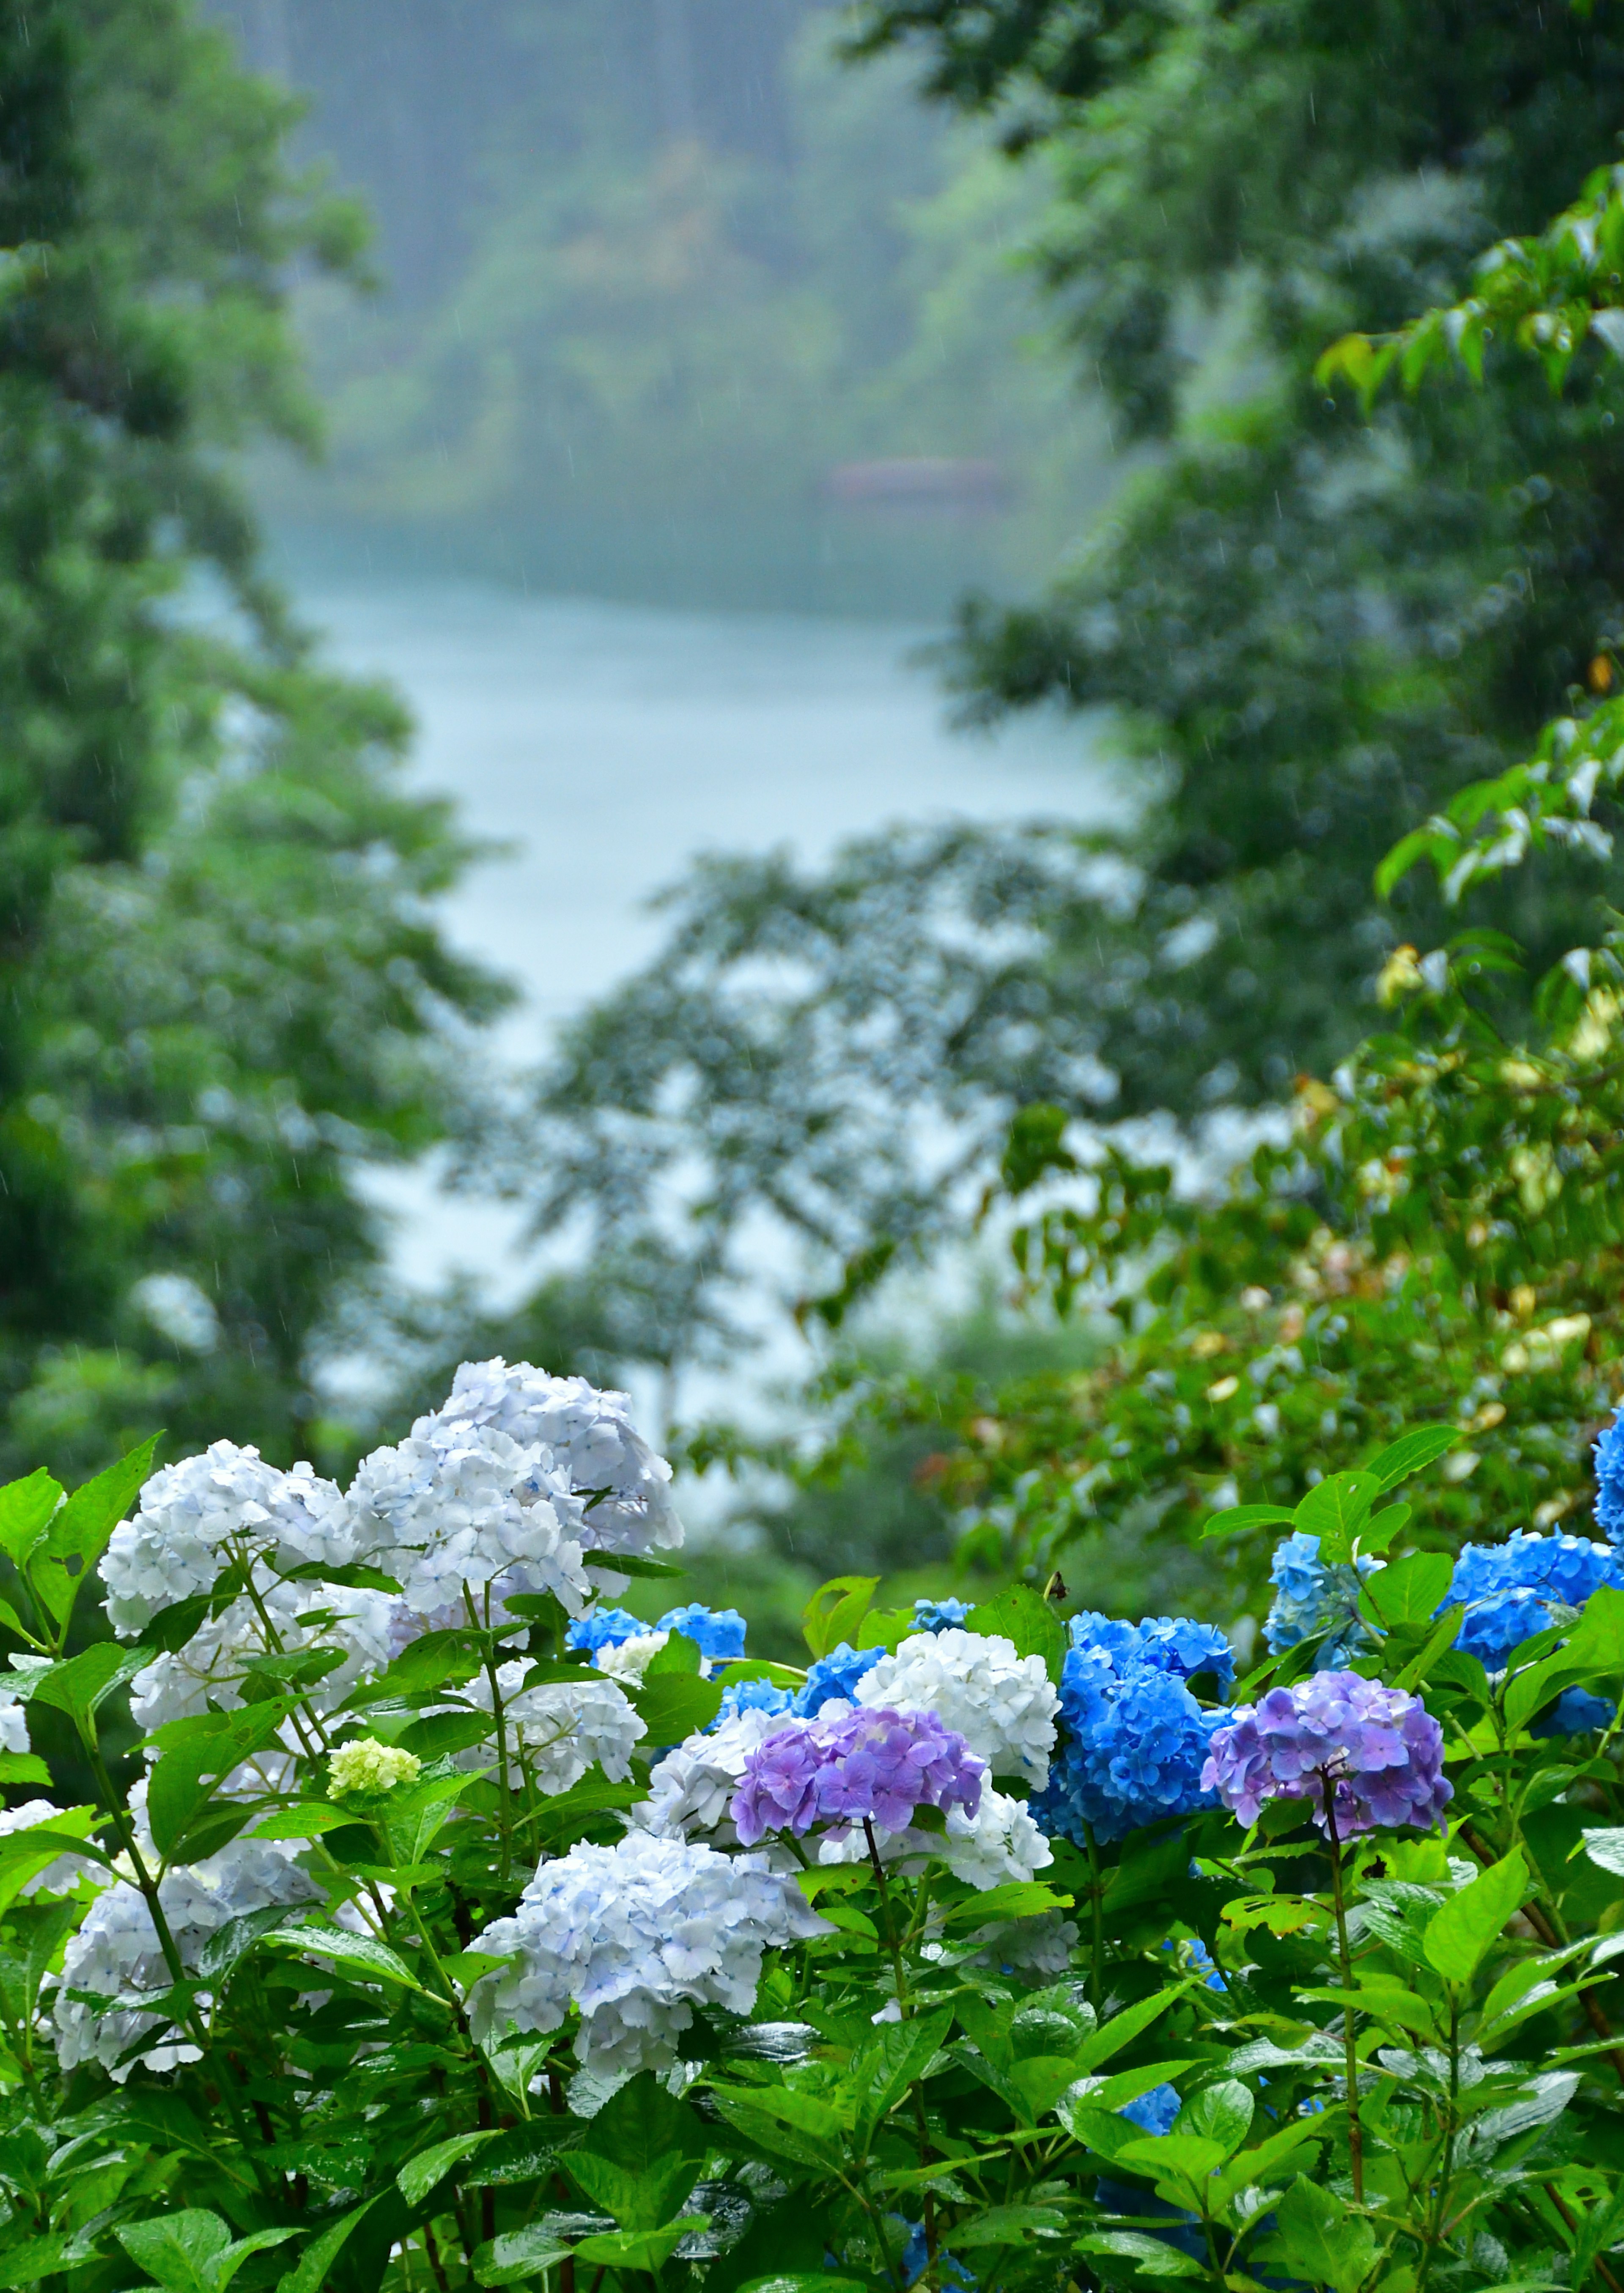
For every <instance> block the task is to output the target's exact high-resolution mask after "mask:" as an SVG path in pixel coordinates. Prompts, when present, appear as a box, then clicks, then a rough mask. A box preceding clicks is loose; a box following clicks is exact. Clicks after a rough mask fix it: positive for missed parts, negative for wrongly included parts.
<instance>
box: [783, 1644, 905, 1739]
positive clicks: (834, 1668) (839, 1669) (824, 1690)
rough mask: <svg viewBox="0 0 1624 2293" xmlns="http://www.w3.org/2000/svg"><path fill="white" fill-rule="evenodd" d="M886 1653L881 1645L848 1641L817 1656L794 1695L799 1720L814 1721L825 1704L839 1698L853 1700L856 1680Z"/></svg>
mask: <svg viewBox="0 0 1624 2293" xmlns="http://www.w3.org/2000/svg"><path fill="white" fill-rule="evenodd" d="M884 1654H885V1650H884V1649H882V1648H872V1649H854V1648H853V1647H852V1645H851V1643H850V1641H841V1642H840V1646H839V1648H832V1649H830V1651H829V1653H828V1655H827V1656H820V1657H819V1658H818V1660H817V1662H816V1664H815V1665H813V1667H812V1669H811V1671H810V1672H809V1673H808V1674H807V1684H806V1686H805V1687H804V1688H803V1689H801V1691H800V1695H799V1696H797V1697H796V1698H795V1716H796V1718H797V1719H798V1720H816V1717H817V1715H818V1714H819V1713H820V1712H821V1711H822V1710H823V1708H824V1705H825V1704H828V1703H831V1702H832V1701H833V1699H834V1698H835V1697H839V1698H840V1701H841V1702H842V1703H843V1704H850V1703H851V1702H853V1701H854V1699H855V1698H856V1696H857V1682H858V1681H860V1680H861V1679H862V1677H863V1675H864V1673H865V1672H872V1671H873V1667H874V1666H875V1665H877V1664H878V1663H879V1661H880V1659H881V1657H882V1656H883V1655H884Z"/></svg>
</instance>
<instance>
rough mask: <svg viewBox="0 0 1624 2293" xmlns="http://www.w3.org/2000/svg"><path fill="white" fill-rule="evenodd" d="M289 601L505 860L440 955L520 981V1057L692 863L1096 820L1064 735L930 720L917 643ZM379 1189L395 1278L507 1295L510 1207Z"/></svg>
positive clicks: (423, 588) (479, 605)
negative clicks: (396, 701) (927, 823)
mask: <svg viewBox="0 0 1624 2293" xmlns="http://www.w3.org/2000/svg"><path fill="white" fill-rule="evenodd" d="M295 586H296V589H297V593H298V602H299V604H300V607H301V609H302V611H303V612H304V614H305V618H306V619H307V620H309V621H310V622H312V623H313V624H314V625H315V626H316V627H318V628H321V629H323V630H324V631H325V632H326V633H327V638H328V644H329V652H330V653H331V655H332V657H333V658H334V659H335V660H337V661H338V662H339V663H341V664H342V665H343V666H344V667H345V668H350V669H353V670H357V671H361V672H366V673H370V674H375V675H382V676H384V677H387V678H388V679H389V680H390V681H391V682H392V683H393V684H394V685H395V686H396V687H397V688H398V689H399V690H400V692H401V693H402V694H403V695H404V696H405V698H406V700H407V701H408V702H409V703H410V707H411V709H412V711H413V713H414V715H415V717H416V718H417V722H418V741H417V744H416V749H415V752H414V758H413V763H412V766H411V774H412V777H413V779H414V781H415V782H417V783H418V785H419V786H421V787H423V788H426V789H432V790H436V791H443V792H445V793H447V794H449V795H451V796H453V797H454V798H456V799H457V802H458V806H459V812H460V816H461V818H462V820H463V822H464V823H465V824H466V826H467V828H468V829H469V830H471V831H473V832H474V833H475V834H476V835H478V836H481V837H490V838H496V839H504V840H506V841H508V842H509V843H510V844H511V845H512V846H513V847H514V848H513V850H512V851H511V852H510V854H509V855H507V856H504V857H502V858H500V859H496V860H490V861H486V862H484V863H482V864H481V865H480V866H479V867H478V868H477V869H476V870H475V871H473V872H472V873H471V874H470V876H469V877H468V879H467V881H466V882H465V884H464V885H463V886H462V887H461V888H460V889H459V891H458V892H457V893H455V894H454V895H452V896H451V900H450V901H449V903H447V905H448V917H449V921H450V925H451V931H452V933H453V935H454V936H455V937H456V938H457V940H458V941H459V943H460V944H462V945H463V946H464V947H466V948H467V949H469V950H471V951H473V952H476V953H478V954H479V955H481V956H483V958H485V959H486V960H487V961H489V962H491V964H493V965H495V966H496V967H497V968H499V969H500V970H502V971H504V972H507V973H508V974H510V975H512V976H515V977H516V979H517V980H518V981H519V983H520V984H521V985H522V987H523V989H524V999H525V1000H524V1004H523V1005H522V1006H521V1008H520V1009H519V1010H518V1012H517V1013H516V1015H515V1016H514V1017H512V1018H510V1019H509V1020H508V1022H507V1023H506V1024H505V1025H504V1027H503V1029H502V1031H501V1035H500V1038H499V1048H500V1049H501V1051H502V1052H503V1054H504V1055H505V1056H506V1057H509V1058H511V1059H512V1060H513V1061H514V1062H515V1063H516V1064H517V1063H521V1062H529V1061H531V1060H532V1059H533V1058H534V1057H536V1056H537V1054H538V1053H539V1051H540V1049H541V1048H542V1046H543V1043H544V1041H545V1038H546V1033H547V1031H548V1027H549V1026H550V1025H552V1024H554V1023H556V1021H557V1020H559V1019H561V1018H563V1017H567V1016H568V1015H569V1014H570V1013H571V1012H572V1011H574V1010H576V1009H579V1008H580V1006H581V1004H582V1003H583V1002H585V1001H587V1000H588V999H589V998H590V997H592V996H595V995H597V994H599V993H602V991H603V990H604V989H605V988H606V987H608V986H610V985H611V984H613V982H614V981H615V980H616V979H618V978H620V977H621V976H622V975H623V974H625V973H626V972H628V971H629V970H631V969H633V968H636V967H637V965H639V964H641V963H643V962H645V961H646V960H648V958H649V957H650V956H651V955H652V954H653V953H654V951H655V949H656V948H657V947H658V945H659V944H660V940H661V936H662V922H661V920H660V919H659V918H658V917H657V916H651V915H650V914H648V913H647V912H646V906H645V903H646V901H647V898H648V896H649V895H650V894H651V893H653V892H654V891H655V890H657V889H658V888H659V887H661V886H662V885H664V884H667V883H669V882H670V880H671V879H672V878H673V877H674V876H676V875H678V874H679V873H680V871H681V870H682V868H683V866H684V863H686V861H687V860H688V859H689V858H690V857H691V856H692V855H694V853H696V852H699V851H702V850H715V849H733V850H749V851H760V850H763V849H766V848H768V847H772V846H774V845H777V844H788V845H790V846H792V847H793V848H794V850H795V851H796V852H797V853H798V854H799V855H800V856H801V857H803V858H806V857H816V856H819V855H824V854H825V853H827V852H828V851H829V849H830V848H831V847H832V846H833V845H834V844H836V843H837V842H839V841H840V839H842V838H844V837H848V836H851V835H856V834H860V833H862V832H863V831H866V830H871V829H874V828H877V827H880V826H881V825H882V824H883V823H884V822H888V821H891V820H897V819H901V818H908V819H925V818H935V819H940V818H942V817H944V816H946V815H957V816H961V817H966V816H967V817H972V818H978V819H994V818H1013V817H1029V816H1032V815H1035V814H1044V815H1049V816H1053V815H1056V814H1065V815H1070V816H1073V817H1076V818H1079V819H1091V820H1098V819H1100V818H1101V817H1103V816H1104V814H1105V813H1106V812H1107V810H1108V808H1109V799H1108V791H1107V789H1106V786H1105V783H1104V781H1103V778H1102V776H1101V774H1100V772H1099V771H1098V770H1097V769H1094V768H1091V766H1089V764H1088V762H1087V750H1086V734H1085V733H1084V731H1083V730H1082V729H1081V728H1080V727H1079V726H1078V725H1076V723H1073V724H1070V725H1060V724H1056V723H1053V722H1052V721H1050V720H1041V721H1040V720H1032V721H1024V722H1021V723H1019V724H1017V725H1011V726H1010V727H1009V728H1007V729H1006V730H1004V731H1003V732H1001V733H999V734H998V735H997V736H995V738H991V739H989V738H987V737H986V736H980V735H975V736H971V735H967V734H965V733H957V732H954V731H953V730H951V729H950V728H949V726H948V724H947V722H946V712H945V709H944V705H943V701H942V697H941V694H940V692H939V689H938V686H937V685H936V683H935V681H934V679H933V677H932V676H931V674H930V672H929V671H928V670H926V669H922V668H919V667H917V666H914V665H912V664H911V662H910V655H911V654H913V653H914V652H916V651H917V649H918V647H919V646H920V644H922V643H923V642H924V641H925V640H926V639H927V638H928V636H929V635H930V632H929V631H926V630H922V629H916V630H909V629H907V628H898V627H897V625H896V624H894V623H891V624H872V625H871V624H864V623H860V622H853V621H840V620H822V619H815V618H812V617H809V616H808V617H806V618H799V617H792V616H787V615H772V614H760V615H749V614H722V613H682V612H664V611H659V610H654V609H649V608H646V607H637V606H626V605H614V604H597V603H592V602H589V601H582V600H574V599H549V598H535V597H525V596H523V595H521V594H519V593H517V592H515V591H510V590H505V589H502V588H499V587H494V586H491V587H485V586H482V585H478V584H475V583H471V582H467V581H460V580H452V579H445V580H434V579H417V580H413V581H410V582H398V583H392V584H384V583H376V584H367V585H363V584H360V583H345V584H343V585H329V584H321V585H320V586H317V585H312V584H305V583H301V582H297V581H296V585H295ZM377 1185H378V1193H379V1195H380V1198H381V1199H383V1200H385V1201H387V1202H388V1203H391V1204H392V1205H393V1206H394V1207H395V1208H396V1209H397V1210H398V1211H399V1212H400V1214H401V1216H400V1221H399V1227H398V1232H397V1241H396V1249H397V1255H398V1262H399V1264H400V1266H401V1268H402V1272H403V1273H404V1274H405V1275H406V1276H408V1277H409V1278H410V1279H411V1280H413V1281H417V1282H430V1281H434V1280H435V1279H437V1278H438V1277H439V1276H442V1275H443V1274H444V1273H445V1272H446V1271H447V1270H448V1269H449V1268H451V1267H453V1266H459V1267H462V1268H467V1269H468V1270H470V1271H475V1272H478V1273H480V1274H482V1275H483V1276H485V1277H486V1278H487V1280H488V1281H489V1283H490V1284H491V1287H492V1289H493V1291H494V1292H497V1293H498V1294H504V1295H511V1294H512V1293H513V1292H514V1291H515V1289H516V1287H517V1286H518V1285H519V1283H520V1279H521V1274H520V1264H521V1261H520V1260H518V1259H517V1258H516V1251H515V1240H516V1223H517V1222H516V1219H515V1218H514V1217H513V1216H512V1215H511V1214H510V1213H508V1212H507V1211H503V1210H501V1209H499V1208H497V1207H494V1206H491V1205H487V1204H477V1203H467V1202H451V1201H447V1200H446V1199H445V1198H443V1197H442V1196H440V1195H436V1193H435V1192H434V1188H433V1186H432V1183H431V1182H430V1181H429V1179H427V1178H426V1176H423V1175H418V1174H410V1175H408V1174H400V1173H392V1174H389V1175H388V1176H387V1178H386V1179H379V1180H378V1181H377Z"/></svg>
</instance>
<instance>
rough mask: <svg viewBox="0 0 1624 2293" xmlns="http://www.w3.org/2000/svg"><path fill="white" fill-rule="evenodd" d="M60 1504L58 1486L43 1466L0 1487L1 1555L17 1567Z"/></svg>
mask: <svg viewBox="0 0 1624 2293" xmlns="http://www.w3.org/2000/svg"><path fill="white" fill-rule="evenodd" d="M61 1501H62V1491H61V1487H60V1485H59V1484H58V1483H57V1482H55V1481H53V1479H52V1478H51V1476H50V1474H49V1473H48V1472H46V1471H45V1467H44V1466H43V1465H42V1466H41V1467H40V1469H39V1471H37V1472H36V1473H30V1474H29V1475H28V1479H26V1480H23V1481H8V1482H7V1483H6V1484H5V1486H4V1488H0V1552H4V1554H5V1556H6V1559H7V1560H10V1561H12V1563H13V1564H14V1565H15V1566H16V1567H17V1568H21V1566H22V1564H23V1562H24V1561H25V1560H27V1558H28V1554H29V1552H31V1551H32V1550H33V1548H34V1546H35V1544H37V1541H38V1539H39V1538H40V1537H41V1536H42V1535H44V1534H45V1524H46V1523H47V1521H49V1519H51V1516H52V1514H53V1512H54V1511H56V1509H57V1507H58V1505H60V1504H61Z"/></svg>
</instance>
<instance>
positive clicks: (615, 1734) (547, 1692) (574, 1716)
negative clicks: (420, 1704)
mask: <svg viewBox="0 0 1624 2293" xmlns="http://www.w3.org/2000/svg"><path fill="white" fill-rule="evenodd" d="M530 1670H531V1664H530V1659H529V1658H528V1657H518V1658H516V1659H515V1660H514V1661H513V1662H511V1663H508V1664H503V1665H498V1666H497V1672H496V1679H497V1685H498V1686H499V1688H500V1689H501V1691H502V1713H503V1717H504V1721H505V1723H506V1726H507V1730H508V1742H509V1743H510V1744H515V1743H516V1744H519V1745H522V1746H524V1753H525V1756H526V1759H527V1760H528V1762H529V1765H530V1769H531V1772H532V1775H533V1776H534V1777H535V1779H536V1782H537V1785H538V1786H539V1787H540V1789H541V1790H542V1791H543V1792H545V1793H546V1794H547V1795H548V1796H549V1797H551V1796H552V1795H554V1794H556V1793H557V1792H566V1791H572V1790H573V1789H574V1787H575V1786H576V1785H577V1784H578V1783H579V1782H580V1781H581V1778H582V1777H583V1776H584V1775H585V1774H586V1772H587V1770H588V1769H589V1768H593V1767H600V1768H602V1770H603V1771H604V1773H605V1776H607V1778H609V1781H610V1782H611V1783H612V1784H621V1783H624V1782H625V1780H626V1778H627V1777H628V1776H629V1774H630V1772H631V1755H632V1752H633V1750H634V1748H635V1747H636V1746H637V1744H638V1743H639V1742H640V1741H641V1740H642V1738H644V1737H645V1736H646V1734H647V1733H648V1730H647V1728H646V1725H645V1723H644V1722H643V1720H642V1719H641V1717H640V1716H639V1714H637V1712H636V1711H635V1710H634V1709H633V1707H632V1706H631V1705H630V1704H629V1702H628V1701H627V1699H626V1697H624V1696H622V1695H621V1691H620V1689H618V1688H617V1687H616V1686H615V1685H614V1682H613V1681H609V1680H601V1681H600V1680H555V1681H540V1682H539V1683H538V1684H537V1685H536V1686H535V1687H534V1688H526V1687H525V1686H524V1677H525V1674H526V1673H528V1672H529V1671H530ZM458 1693H459V1696H460V1697H462V1699H463V1701H464V1702H465V1703H466V1704H470V1705H472V1706H474V1707H475V1710H477V1711H480V1712H493V1711H494V1709H495V1706H494V1704H493V1701H492V1698H491V1678H490V1674H489V1673H483V1672H481V1673H475V1676H474V1678H473V1679H472V1680H470V1681H467V1683H466V1684H465V1685H464V1686H463V1687H462V1688H461V1689H459V1691H458ZM491 1729H492V1741H494V1736H495V1722H494V1721H492V1723H491ZM459 1760H460V1762H462V1763H463V1764H464V1765H467V1766H469V1767H477V1766H479V1765H480V1764H481V1762H482V1754H481V1753H480V1752H479V1751H478V1750H477V1749H476V1748H471V1749H470V1750H468V1751H467V1752H466V1753H463V1754H459ZM522 1781H523V1770H522V1769H521V1767H520V1765H519V1763H518V1762H517V1760H516V1759H510V1760H509V1762H508V1782H509V1785H510V1786H511V1787H512V1788H513V1789H514V1790H517V1789H518V1787H519V1786H520V1784H521V1782H522Z"/></svg>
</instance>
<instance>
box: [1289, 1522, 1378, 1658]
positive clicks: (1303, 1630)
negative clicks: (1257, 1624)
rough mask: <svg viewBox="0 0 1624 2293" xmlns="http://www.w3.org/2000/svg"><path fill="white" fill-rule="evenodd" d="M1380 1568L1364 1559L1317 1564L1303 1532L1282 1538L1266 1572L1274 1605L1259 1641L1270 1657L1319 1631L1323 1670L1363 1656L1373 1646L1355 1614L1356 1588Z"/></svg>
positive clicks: (1316, 1544)
mask: <svg viewBox="0 0 1624 2293" xmlns="http://www.w3.org/2000/svg"><path fill="white" fill-rule="evenodd" d="M1380 1565H1381V1564H1380V1562H1379V1561H1377V1560H1374V1559H1364V1560H1360V1561H1358V1562H1357V1563H1355V1562H1352V1561H1346V1560H1321V1559H1320V1540H1319V1538H1318V1537H1317V1536H1311V1535H1309V1534H1308V1533H1307V1531H1306V1530H1304V1529H1300V1528H1299V1529H1295V1530H1294V1531H1293V1532H1292V1534H1291V1535H1289V1536H1287V1537H1284V1538H1282V1540H1281V1541H1280V1543H1279V1544H1277V1545H1276V1546H1275V1548H1274V1566H1273V1567H1272V1568H1271V1570H1270V1572H1269V1574H1270V1577H1271V1581H1272V1583H1273V1584H1274V1587H1275V1595H1274V1602H1273V1605H1272V1607H1271V1608H1270V1611H1269V1614H1268V1616H1267V1617H1266V1618H1265V1619H1264V1622H1263V1638H1264V1640H1265V1641H1266V1642H1267V1643H1268V1646H1269V1648H1270V1649H1271V1651H1272V1652H1273V1654H1274V1655H1276V1656H1279V1655H1280V1654H1282V1653H1283V1651H1284V1650H1285V1649H1292V1648H1296V1647H1297V1646H1298V1645H1299V1644H1300V1643H1301V1642H1302V1641H1306V1640H1314V1639H1316V1638H1318V1637H1319V1636H1320V1634H1321V1633H1324V1634H1326V1635H1327V1638H1326V1641H1325V1645H1324V1646H1323V1647H1322V1648H1321V1649H1320V1663H1321V1664H1322V1665H1324V1666H1325V1667H1326V1668H1327V1669H1328V1670H1334V1669H1335V1668H1336V1666H1337V1665H1345V1664H1346V1663H1347V1662H1348V1661H1349V1659H1350V1658H1351V1657H1356V1656H1363V1655H1364V1654H1365V1653H1366V1651H1367V1650H1368V1649H1370V1648H1371V1647H1373V1646H1374V1644H1375V1643H1374V1641H1373V1638H1372V1635H1371V1633H1370V1630H1369V1627H1368V1625H1366V1623H1365V1620H1364V1618H1363V1617H1362V1616H1360V1613H1359V1592H1360V1585H1361V1584H1363V1582H1364V1580H1365V1578H1366V1577H1367V1576H1369V1575H1370V1574H1371V1572H1372V1570H1374V1569H1376V1568H1379V1567H1380Z"/></svg>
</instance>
